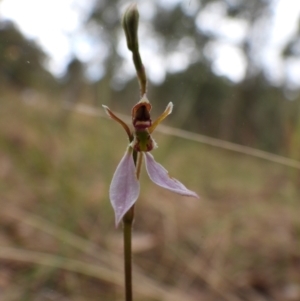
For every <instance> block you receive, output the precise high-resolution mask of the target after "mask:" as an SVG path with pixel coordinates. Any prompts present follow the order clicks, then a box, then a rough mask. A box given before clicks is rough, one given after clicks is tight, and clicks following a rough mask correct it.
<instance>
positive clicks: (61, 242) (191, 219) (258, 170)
mask: <svg viewBox="0 0 300 301" xmlns="http://www.w3.org/2000/svg"><path fill="white" fill-rule="evenodd" d="M0 3H1V1H0ZM145 3H148V5H150V4H149V3H150V2H147V1H140V2H138V4H139V5H140V6H142V7H143V5H145ZM151 3H152V4H151V5H152V6H151V5H150V6H149V7H150V8H151V7H152V15H151V16H150V12H151V11H150V8H149V7H148V8H149V15H147V13H145V8H144V12H143V13H142V11H143V9H141V31H140V32H141V33H140V40H141V44H142V46H141V55H142V57H145V59H144V60H145V66H146V68H147V66H148V69H149V78H150V81H149V86H148V97H149V99H150V101H151V103H152V105H153V110H152V119H155V118H156V117H157V116H158V115H159V114H160V113H161V112H162V111H163V110H164V108H165V107H166V105H167V104H168V102H169V101H172V102H173V103H174V111H173V114H172V115H171V116H169V117H168V119H167V120H165V122H164V124H165V125H168V126H171V127H174V128H180V129H184V130H186V131H190V132H194V133H198V134H200V135H206V136H209V137H213V138H216V139H220V140H223V141H229V142H233V143H237V144H240V145H244V146H248V147H251V148H254V149H259V150H263V151H265V152H268V153H270V154H276V155H279V156H282V157H286V158H290V159H291V161H290V165H289V166H287V165H285V164H279V163H274V162H272V161H269V160H266V159H259V158H257V157H255V156H251V155H249V154H243V153H237V152H233V151H230V150H225V149H223V148H219V147H215V146H211V145H207V144H203V143H200V142H196V141H191V140H189V139H186V138H179V137H176V136H173V135H167V134H163V133H161V132H160V131H159V129H158V131H157V132H155V133H154V134H153V137H154V138H155V140H156V142H157V143H158V145H159V148H158V149H156V150H154V151H153V155H154V156H155V158H156V160H157V161H158V162H160V163H161V164H162V165H163V166H164V167H165V168H166V169H167V170H168V171H169V172H170V174H171V175H172V176H174V177H176V178H178V179H179V180H181V181H182V182H183V183H184V184H185V185H186V186H187V187H188V188H190V189H192V190H195V191H196V192H197V193H198V194H199V195H200V197H201V198H200V200H196V199H190V198H185V197H180V196H177V195H175V194H172V193H170V192H168V191H165V190H163V189H161V188H159V187H157V186H155V184H153V183H152V182H151V181H150V180H149V178H148V176H147V175H146V172H145V170H143V172H142V177H141V196H140V198H139V200H138V203H137V207H136V219H135V224H134V232H133V251H134V254H133V262H134V267H133V275H134V276H133V277H134V286H133V290H134V297H135V300H136V301H139V300H143V301H174V300H175V301H183V300H184V301H198V300H205V301H206V300H214V301H215V300H228V301H229V300H230V301H231V300H232V301H244V300H246V301H252V300H253V301H261V300H268V301H269V300H280V301H281V300H286V301H296V300H300V172H299V169H300V168H299V165H300V164H299V162H298V161H299V160H300V122H299V120H300V119H299V116H300V94H299V87H300V77H299V78H297V71H295V66H299V60H300V58H299V55H300V50H299V49H300V48H299V45H300V32H299V30H300V29H297V26H295V28H296V30H295V31H294V33H293V34H289V35H288V36H286V38H285V39H283V40H284V42H283V43H282V45H281V48H280V49H279V48H278V45H277V48H276V49H277V50H276V51H277V52H278V53H277V55H278V57H277V59H278V61H277V62H280V68H277V67H278V65H276V64H275V65H273V67H272V68H270V66H272V64H271V65H270V62H268V59H267V58H268V57H269V58H271V56H272V55H274V52H272V49H273V48H272V47H271V46H272V43H271V45H269V44H268V43H267V42H268V41H270V40H271V35H272V32H273V30H274V28H273V27H272V24H273V25H274V22H272V21H274V19H272V18H274V7H275V4H276V1H269V2H266V1H259V0H255V1H246V0H241V1H228V2H226V3H225V2H223V1H219V2H218V1H208V0H206V1H201V5H198V4H199V3H200V2H197V1H195V0H192V1H183V2H182V3H178V4H176V3H177V2H175V1H174V2H172V1H168V2H167V3H169V4H168V5H167V4H165V5H163V4H162V3H161V2H159V1H157V2H156V1H153V2H151ZM89 5H91V9H90V10H89V14H88V15H87V17H86V19H85V20H84V22H83V23H82V24H81V26H80V29H78V32H75V33H74V34H73V36H72V37H70V39H71V41H74V51H73V54H74V56H72V57H70V61H69V63H68V66H67V68H66V70H65V73H63V72H62V73H61V74H59V76H58V75H57V74H56V76H54V75H53V73H51V72H50V71H49V66H51V63H50V62H51V60H50V58H49V57H47V55H46V54H45V53H44V52H43V51H42V50H41V49H40V47H39V46H38V44H37V43H36V42H35V41H34V40H32V39H27V38H26V37H25V36H23V35H22V34H21V33H20V31H19V30H18V28H17V27H16V26H15V25H14V24H13V23H11V22H8V21H7V20H4V18H3V17H2V19H0V201H1V210H0V217H1V218H0V299H1V300H3V301H13V300H22V301H23V300H24V301H25V300H33V301H52V300H55V301H69V300H72V301H87V300H105V301H118V300H123V299H124V298H123V258H122V230H121V227H119V229H115V227H114V214H113V210H112V208H111V205H110V202H109V197H108V190H109V185H110V181H111V178H112V175H113V173H114V171H115V168H116V166H117V164H118V162H119V161H120V159H121V157H122V156H123V154H124V152H125V149H126V145H127V137H126V134H125V132H124V130H123V129H122V128H121V127H120V126H119V125H118V124H117V123H115V122H114V121H112V120H109V119H107V118H105V117H104V114H103V113H102V109H101V105H102V104H105V105H108V106H109V107H110V108H111V109H113V111H114V112H119V113H120V114H126V115H130V112H131V108H132V106H133V105H134V104H135V103H136V102H137V101H138V100H139V87H138V84H137V80H136V78H135V77H134V76H133V75H134V72H133V68H132V62H131V57H130V54H129V52H128V53H127V50H126V47H125V44H124V37H123V32H122V30H121V25H120V16H121V15H120V14H121V12H122V9H123V8H124V7H126V5H125V2H124V1H104V0H103V1H100V0H99V1H94V2H93V3H92V2H91V3H90V4H89ZM220 12H221V13H220ZM147 16H148V17H147ZM218 22H219V23H220V28H224V32H225V31H226V30H227V28H228V27H226V26H227V25H228V24H231V25H232V24H235V25H234V26H233V27H230V26H229V29H231V30H233V31H235V30H236V28H242V29H241V31H242V32H243V34H241V36H240V38H239V40H238V41H236V40H235V42H232V40H231V38H228V36H230V34H228V35H227V34H225V33H220V32H218V28H219V27H218V26H215V27H214V30H215V31H214V30H212V29H209V30H208V29H207V26H208V25H207V24H214V23H218ZM230 22H231V23H230ZM297 22H298V23H299V20H297ZM226 24H227V25H226ZM221 25H222V26H221ZM205 26H206V27H205ZM205 28H206V29H205ZM234 28H235V29H234ZM299 28H300V27H299ZM229 32H230V30H229ZM231 33H232V32H231ZM78 36H81V37H82V36H84V38H82V41H85V42H86V41H89V42H91V43H92V45H93V46H92V47H91V48H94V50H95V53H92V54H91V55H90V57H89V60H87V59H86V58H87V56H86V57H85V59H86V60H84V61H81V60H82V57H83V56H82V52H81V51H79V50H78V49H79V48H80V47H79V46H78V43H79V44H80V39H79V40H78ZM72 39H73V40H72ZM82 41H81V42H82ZM147 41H149V42H147ZM147 43H148V44H147ZM224 43H225V44H226V45H225V46H226V47H227V46H228V45H227V44H230V45H229V46H230V47H231V48H230V47H229V48H230V49H231V50H233V52H231V51H229V52H228V60H229V64H227V67H226V64H224V62H223V63H222V62H220V61H218V58H219V59H220V56H218V55H219V54H216V53H218V51H220V49H221V50H222V49H223V50H224V51H225V50H226V49H227V50H228V47H227V48H226V47H225V48H222V47H224ZM76 45H77V46H76ZM101 45H102V46H101ZM103 45H104V46H103ZM76 47H77V48H76ZM78 47H79V48H78ZM101 47H102V48H101ZM266 47H269V48H268V49H269V50H268V51H270V52H269V56H268V52H267V55H266ZM147 49H148V50H147ZM96 50H97V51H98V53H97V51H96ZM234 54H236V55H234ZM76 55H77V57H76ZM235 58H236V60H235ZM241 58H242V59H241ZM273 58H274V57H273ZM270 61H271V59H270ZM241 62H243V63H241ZM160 63H161V65H160ZM268 64H269V65H268ZM155 66H157V68H158V67H160V68H162V67H163V69H157V70H160V72H161V73H159V72H158V73H157V74H156V73H155V70H156V69H155ZM172 66H173V67H174V68H173V69H172ZM224 66H225V67H226V68H229V69H228V70H229V71H228V70H227V71H228V72H225V71H224V72H223V71H222V70H223V69H222V68H225V67H224ZM276 66H277V67H276ZM52 67H53V65H52ZM221 67H222V68H221ZM47 68H48V69H47ZM226 68H225V69H226ZM239 68H240V69H239ZM50 69H51V68H50ZM148 69H146V71H147V70H148ZM162 70H163V71H162ZM220 70H221V71H222V72H221V71H220ZM230 70H231V71H232V72H230ZM239 70H240V71H239ZM52 71H53V70H52ZM232 74H235V75H232ZM237 74H238V75H237ZM278 74H279V76H278ZM87 108H88V109H87ZM83 109H85V110H83ZM270 158H272V155H270ZM297 162H298V163H297Z"/></svg>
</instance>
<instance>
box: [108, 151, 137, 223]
mask: <svg viewBox="0 0 300 301" xmlns="http://www.w3.org/2000/svg"><path fill="white" fill-rule="evenodd" d="M139 193H140V183H139V181H138V180H137V178H136V174H135V165H134V162H133V158H132V149H131V148H130V147H128V149H127V151H126V153H125V155H124V156H123V158H122V160H121V162H120V163H119V165H118V167H117V169H116V171H115V173H114V176H113V179H112V181H111V184H110V189H109V196H110V201H111V204H112V206H113V208H114V211H115V217H116V226H118V225H119V223H120V221H121V220H122V218H123V216H124V215H125V213H126V212H127V211H128V210H129V209H130V208H131V207H132V206H133V204H134V203H135V202H136V200H137V198H138V196H139Z"/></svg>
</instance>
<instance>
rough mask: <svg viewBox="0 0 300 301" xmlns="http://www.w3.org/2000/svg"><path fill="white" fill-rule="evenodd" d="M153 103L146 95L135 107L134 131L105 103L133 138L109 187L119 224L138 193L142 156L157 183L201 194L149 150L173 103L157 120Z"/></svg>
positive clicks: (190, 193)
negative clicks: (192, 189)
mask: <svg viewBox="0 0 300 301" xmlns="http://www.w3.org/2000/svg"><path fill="white" fill-rule="evenodd" d="M151 107H152V106H151V104H150V102H149V101H148V99H147V97H146V95H144V96H143V97H142V99H141V100H140V101H139V102H138V103H137V104H136V105H135V106H134V107H133V108H132V124H133V127H134V131H131V130H130V129H129V127H128V126H127V124H126V123H125V122H123V121H122V120H121V119H119V118H118V117H117V116H116V115H115V114H114V113H113V112H112V111H111V110H110V109H109V108H108V107H107V106H104V105H103V108H104V109H105V112H106V114H107V115H108V116H109V117H111V118H112V119H114V120H115V121H117V122H118V123H120V124H121V125H122V127H123V128H124V129H125V131H126V133H127V135H128V138H129V142H130V143H129V145H128V147H127V149H126V152H125V154H124V156H123V158H122V159H121V161H120V163H119V165H118V167H117V169H116V171H115V173H114V175H113V179H112V182H111V184H110V190H109V196H110V201H111V204H112V206H113V209H114V212H115V218H116V226H118V225H119V223H120V221H121V220H122V218H123V216H124V215H125V213H126V212H127V211H128V210H129V209H130V208H131V207H132V206H133V205H134V204H135V202H136V200H137V198H138V196H139V193H140V184H139V175H140V170H141V165H142V161H143V159H144V160H145V165H146V170H147V173H148V175H149V177H150V179H151V180H152V181H153V182H154V183H155V184H157V185H158V186H161V187H163V188H165V189H168V190H170V191H173V192H175V193H177V194H180V195H183V196H189V197H196V198H199V197H198V195H197V194H196V193H195V192H193V191H191V190H189V189H187V188H186V187H185V186H184V185H183V184H182V183H181V182H179V181H178V180H176V179H174V178H172V177H170V176H169V174H168V171H167V170H166V169H165V168H164V167H163V166H162V165H160V164H159V163H157V162H156V161H155V160H154V157H153V156H152V155H151V154H150V151H152V150H153V149H154V148H156V147H157V145H156V143H155V141H154V140H153V138H152V137H151V134H152V132H153V131H154V129H155V128H156V127H157V125H158V124H159V123H160V122H161V121H163V120H164V119H165V118H166V117H167V116H168V115H169V114H171V112H172V109H173V104H172V102H170V103H169V104H168V106H167V107H166V109H165V111H164V112H163V113H162V114H161V115H160V116H159V117H158V118H157V120H156V121H154V122H152V121H151V118H150V111H151ZM134 151H135V152H136V154H137V155H138V157H137V163H136V164H135V161H134V157H133V152H134Z"/></svg>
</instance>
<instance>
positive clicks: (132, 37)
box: [122, 3, 139, 52]
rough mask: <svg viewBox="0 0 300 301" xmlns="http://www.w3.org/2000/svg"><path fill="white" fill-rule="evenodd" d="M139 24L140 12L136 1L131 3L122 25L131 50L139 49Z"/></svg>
mask: <svg viewBox="0 0 300 301" xmlns="http://www.w3.org/2000/svg"><path fill="white" fill-rule="evenodd" d="M138 25H139V12H138V10H137V5H136V3H132V4H130V5H129V7H128V8H127V10H126V11H125V13H124V15H123V19H122V26H123V28H124V31H125V35H126V40H127V47H128V49H129V50H130V51H132V52H134V51H138V48H139V41H138Z"/></svg>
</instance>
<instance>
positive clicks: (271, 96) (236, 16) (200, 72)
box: [87, 0, 300, 154]
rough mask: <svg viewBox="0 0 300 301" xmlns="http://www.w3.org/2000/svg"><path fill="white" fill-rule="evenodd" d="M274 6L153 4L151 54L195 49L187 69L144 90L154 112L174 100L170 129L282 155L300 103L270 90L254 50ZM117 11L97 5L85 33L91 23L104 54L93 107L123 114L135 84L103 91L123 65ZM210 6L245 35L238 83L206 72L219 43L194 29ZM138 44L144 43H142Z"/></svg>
mask: <svg viewBox="0 0 300 301" xmlns="http://www.w3.org/2000/svg"><path fill="white" fill-rule="evenodd" d="M153 3H155V4H153ZM274 4H275V2H274V1H261V0H256V1H246V0H243V1H226V2H223V1H221V2H220V1H209V0H208V1H201V2H200V1H196V0H193V1H183V2H178V4H176V5H173V6H172V5H171V6H168V7H167V6H165V5H164V4H163V3H162V2H161V1H155V2H152V5H155V13H154V14H153V17H152V18H151V20H150V21H148V23H147V26H148V27H149V28H150V31H151V32H152V33H153V35H154V36H155V38H156V40H157V41H159V42H158V45H159V47H158V49H159V52H158V53H157V55H163V56H165V57H166V58H167V57H168V55H170V54H172V53H173V52H174V51H179V52H180V49H182V45H183V44H184V43H183V42H184V41H185V42H186V41H187V40H188V41H189V42H191V44H192V45H194V46H193V47H194V52H193V53H194V54H195V58H192V59H191V65H190V66H189V67H188V68H187V70H184V71H181V72H178V73H167V75H166V79H165V81H164V82H163V83H162V84H160V85H150V86H149V94H150V98H151V101H152V103H153V104H154V107H156V108H159V109H160V110H161V109H162V107H163V106H165V105H166V103H167V102H168V101H173V102H174V103H175V110H177V112H176V116H179V117H176V118H174V119H173V122H174V123H173V124H174V125H175V126H180V127H183V128H185V129H188V130H192V131H196V132H199V133H202V134H207V135H210V136H214V137H219V138H222V139H227V140H230V141H233V142H237V143H242V144H246V145H250V146H253V147H259V148H262V149H265V150H270V151H275V152H280V153H285V154H287V153H288V151H289V149H290V145H289V143H290V139H291V136H292V134H291V133H292V132H293V131H294V129H295V127H296V123H297V121H296V120H297V118H296V116H297V114H299V110H300V109H299V108H300V104H299V99H295V100H293V101H288V100H286V99H285V96H284V89H285V87H284V86H282V87H280V86H278V87H274V86H273V84H272V83H271V82H270V81H269V77H268V74H267V73H266V71H265V70H264V68H263V65H262V62H261V52H262V49H261V48H262V44H263V43H264V41H265V39H266V37H267V36H268V34H269V33H270V30H271V27H270V24H271V18H272V7H273V5H274ZM120 5H121V1H114V2H111V1H97V2H96V5H95V9H94V11H93V13H92V14H91V16H90V19H89V21H88V22H87V28H89V26H91V24H93V25H94V26H96V27H97V26H98V28H99V32H100V33H101V34H100V35H99V36H101V38H100V39H101V40H102V41H103V39H104V41H105V44H106V45H107V47H108V49H109V51H108V55H107V58H106V60H105V64H106V70H107V72H106V75H105V77H104V78H102V79H101V80H100V83H99V85H100V86H101V87H102V88H101V89H100V93H99V94H98V98H99V100H100V101H101V102H103V100H104V101H106V102H111V101H113V102H114V105H115V106H117V107H119V108H120V107H121V108H122V107H123V108H124V109H125V108H127V109H128V106H130V105H132V104H133V103H134V102H135V101H136V99H137V98H138V95H137V91H138V89H137V86H136V85H135V84H133V83H127V85H125V86H124V88H123V89H122V91H121V93H120V92H115V93H113V94H111V93H107V91H106V89H105V88H103V86H105V87H107V86H108V84H109V83H110V82H111V81H112V79H113V77H114V76H115V75H116V74H118V72H120V66H122V57H121V55H120V54H119V53H118V52H117V51H116V50H117V47H118V43H119V40H118V38H119V37H120V36H121V35H122V32H121V27H120V20H119V19H118V14H120V12H118V10H117V7H119V6H120ZM213 5H219V6H220V5H221V7H223V9H224V12H223V18H227V20H236V21H242V22H244V23H246V24H247V34H246V35H245V38H244V39H242V40H241V41H240V43H239V45H238V47H239V48H240V50H241V51H242V53H243V54H244V57H245V59H246V70H245V77H244V79H243V80H242V81H241V82H240V83H238V84H234V83H232V82H230V81H229V80H227V79H226V78H223V77H219V76H217V75H216V74H215V73H214V72H213V63H214V62H213V60H212V59H211V57H210V53H209V51H210V49H211V48H210V47H208V46H210V45H211V43H212V42H216V41H220V40H222V37H220V36H218V35H216V33H214V32H211V31H209V30H205V29H203V28H201V26H199V24H198V25H197V18H199V15H200V14H201V13H202V12H203V11H205V9H207V8H208V7H210V6H213ZM141 21H142V22H143V20H141ZM140 39H141V41H143V40H146V39H147V36H140ZM293 39H295V38H293ZM289 42H292V41H289ZM287 44H288V43H287ZM180 47H181V48H180ZM142 56H143V53H142ZM128 80H129V79H128ZM124 81H126V80H124ZM283 84H284V83H283ZM105 91H106V92H105ZM102 92H103V93H102ZM118 96H122V97H121V98H119V97H118Z"/></svg>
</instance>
